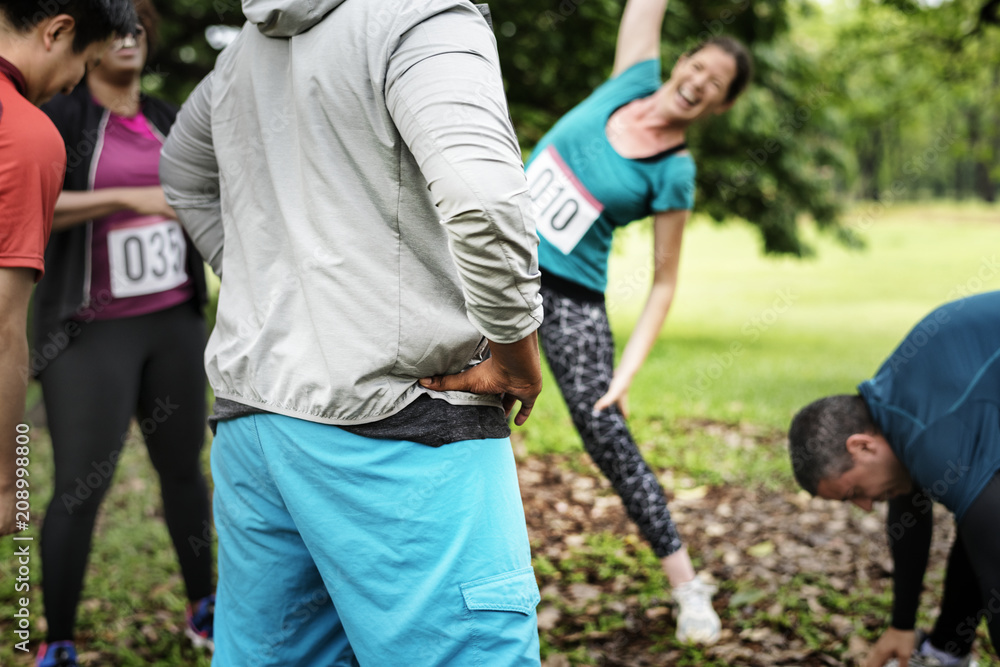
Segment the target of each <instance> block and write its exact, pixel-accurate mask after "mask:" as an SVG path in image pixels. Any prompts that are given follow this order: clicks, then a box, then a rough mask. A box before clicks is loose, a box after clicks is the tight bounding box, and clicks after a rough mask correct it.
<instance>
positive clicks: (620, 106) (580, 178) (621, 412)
mask: <svg viewBox="0 0 1000 667" xmlns="http://www.w3.org/2000/svg"><path fill="white" fill-rule="evenodd" d="M666 8H667V0H629V1H628V3H627V4H626V6H625V10H624V14H623V15H622V21H621V25H620V27H619V33H618V42H617V48H616V52H615V62H614V69H613V71H612V75H611V78H610V79H609V80H608V81H607V82H606V83H604V84H603V85H602V86H600V87H599V88H598V89H597V90H596V91H594V93H592V94H591V95H590V96H589V97H588V98H587V99H586V100H584V101H583V102H581V103H580V104H579V105H577V106H576V107H575V108H573V109H572V110H571V111H570V112H569V113H567V114H566V115H565V116H564V117H563V118H562V119H560V120H559V122H558V123H556V125H555V126H554V127H553V128H552V129H551V130H550V131H549V132H548V133H547V134H546V135H545V136H544V137H543V138H542V140H541V141H540V142H539V144H538V146H536V147H535V150H534V151H533V153H532V156H531V159H530V160H529V161H528V165H527V177H528V186H529V192H530V194H531V197H532V200H533V202H534V204H535V214H536V222H537V225H538V235H539V240H540V243H539V264H540V266H541V269H542V296H543V299H544V305H545V320H544V322H543V323H542V326H541V328H540V329H539V334H540V338H541V341H542V346H543V349H544V352H545V355H546V358H547V360H548V362H549V366H550V367H551V369H552V371H553V374H554V375H555V377H556V381H557V382H558V384H559V388H560V390H561V392H562V395H563V398H564V399H565V400H566V404H567V406H568V407H569V410H570V415H571V417H572V419H573V423H574V425H575V426H576V429H577V431H578V432H579V433H580V436H581V438H582V439H583V442H584V447H585V448H586V449H587V452H588V453H589V454H590V455H591V457H592V458H593V459H594V462H595V463H597V465H598V466H599V467H600V468H601V470H602V471H603V472H604V474H605V475H607V477H608V479H609V480H610V481H611V483H612V485H613V486H614V488H615V490H616V491H617V492H618V494H619V495H620V496H621V498H622V501H623V503H624V505H625V508H626V510H627V511H628V513H629V516H630V517H631V518H632V520H633V521H635V522H636V524H637V525H638V526H639V529H640V531H641V532H642V533H643V535H644V536H645V537H646V539H648V540H649V542H650V544H651V545H652V547H653V550H654V552H655V553H656V554H657V556H659V557H660V558H661V561H662V564H663V570H664V572H665V573H666V574H667V577H668V579H669V580H670V585H671V589H672V593H673V597H674V599H675V600H676V601H677V603H678V605H679V614H678V619H677V637H678V638H679V639H680V640H682V641H696V642H702V643H712V642H714V641H716V640H717V639H718V637H719V631H720V627H721V623H720V621H719V617H718V615H717V614H716V612H715V611H714V609H713V608H712V604H711V596H712V594H713V593H714V592H715V589H714V587H712V586H710V585H709V584H708V583H706V582H704V581H703V580H701V579H699V578H697V577H696V576H695V571H694V568H693V566H692V564H691V559H690V557H689V556H688V553H687V549H686V548H685V547H684V545H683V543H682V542H681V540H680V537H679V536H678V533H677V529H676V526H675V525H674V522H673V520H672V519H671V517H670V512H669V510H668V509H667V503H666V499H665V498H664V495H663V489H662V488H661V487H660V485H659V482H658V481H657V479H656V475H655V474H654V473H653V472H652V471H651V470H650V469H649V467H648V465H647V464H646V462H645V461H644V460H643V458H642V455H641V454H640V453H639V449H638V447H637V446H636V444H635V441H634V440H633V439H632V436H631V434H630V433H629V430H628V427H627V425H626V423H625V419H626V416H627V396H628V389H629V385H630V384H631V382H632V378H633V377H634V376H635V374H636V373H637V372H638V371H639V369H640V368H641V366H642V364H643V362H644V361H645V359H646V356H647V355H648V354H649V351H650V349H651V348H652V346H653V343H654V342H655V341H656V338H657V336H658V334H659V332H660V328H661V327H662V325H663V322H664V320H665V318H666V316H667V311H668V310H669V309H670V304H671V302H672V300H673V296H674V292H675V288H676V283H677V269H678V258H679V255H680V248H681V238H682V234H683V230H684V225H685V223H686V222H687V220H688V216H689V214H690V211H691V208H692V207H693V205H694V175H695V167H694V161H693V160H692V158H691V156H690V155H689V154H688V152H687V150H686V146H685V144H684V135H685V132H686V130H687V129H688V127H690V126H691V124H693V123H695V122H696V121H698V120H700V119H702V118H706V117H709V116H711V115H713V114H719V113H722V112H724V111H726V110H727V109H729V108H730V107H731V106H732V104H733V103H734V101H735V99H736V97H737V96H738V95H739V94H740V92H742V90H743V88H744V87H745V86H746V84H747V82H748V80H749V77H750V68H751V64H750V56H749V54H748V52H747V50H746V48H745V47H744V46H743V45H742V44H740V43H739V42H737V41H735V40H732V39H729V38H725V37H722V38H715V39H713V40H710V41H708V42H705V43H703V44H700V45H698V46H696V47H695V48H693V49H691V50H690V51H688V52H687V53H686V54H684V55H683V56H681V58H680V59H679V60H678V61H677V63H676V64H675V65H674V66H673V69H672V70H671V73H670V78H669V79H668V80H667V81H666V82H665V83H662V84H661V81H660V63H659V55H660V30H661V27H662V24H663V17H664V14H665V13H666ZM650 216H652V218H653V226H654V257H655V267H654V276H653V283H652V286H651V289H650V293H649V296H648V297H647V300H646V304H645V307H644V308H643V311H642V314H641V315H640V317H639V321H638V323H637V324H636V327H635V330H634V331H633V332H632V335H631V337H630V339H629V342H628V344H627V345H626V347H625V350H624V353H623V355H622V358H621V361H620V362H619V364H618V367H617V368H615V367H614V341H613V339H612V336H611V329H610V326H609V324H608V318H607V312H606V310H605V306H604V290H605V287H606V285H607V262H608V255H609V252H610V249H611V240H612V236H613V233H614V230H615V229H616V228H617V227H621V226H624V225H627V224H629V223H631V222H632V221H634V220H640V219H645V218H647V217H650Z"/></svg>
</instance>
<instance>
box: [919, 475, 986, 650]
mask: <svg viewBox="0 0 1000 667" xmlns="http://www.w3.org/2000/svg"><path fill="white" fill-rule="evenodd" d="M944 588H945V590H944V597H943V599H942V601H941V615H940V616H938V619H937V621H936V622H935V624H934V632H933V633H932V634H931V637H930V639H931V643H932V644H934V645H935V646H936V647H938V648H940V649H944V650H945V651H948V652H949V653H952V654H955V655H968V653H969V652H970V651H971V650H972V643H973V641H974V640H975V637H976V628H977V627H978V625H979V623H980V622H981V619H983V618H985V619H986V625H987V627H988V628H989V633H990V640H991V641H992V642H993V649H994V650H996V651H1000V473H998V474H997V475H994V477H993V479H991V480H990V482H989V484H987V485H986V488H985V489H983V491H982V492H981V493H980V494H979V496H978V497H977V498H976V500H975V501H973V503H972V505H971V506H970V507H969V509H968V510H966V512H965V516H964V517H962V521H961V523H959V524H958V531H957V535H956V537H955V544H954V545H952V548H951V554H950V555H949V556H948V569H947V571H946V574H945V584H944Z"/></svg>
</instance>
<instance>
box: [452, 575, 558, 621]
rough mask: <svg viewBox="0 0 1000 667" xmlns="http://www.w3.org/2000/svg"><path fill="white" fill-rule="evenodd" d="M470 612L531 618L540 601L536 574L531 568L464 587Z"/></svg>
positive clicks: (480, 580)
mask: <svg viewBox="0 0 1000 667" xmlns="http://www.w3.org/2000/svg"><path fill="white" fill-rule="evenodd" d="M461 589H462V596H463V597H464V598H465V606H466V607H467V608H468V609H469V611H516V612H519V613H521V614H525V615H531V614H533V613H534V612H535V607H537V606H538V603H539V602H540V601H541V599H542V598H541V596H540V595H539V594H538V584H537V583H536V582H535V571H534V569H532V568H530V567H526V568H522V569H520V570H513V571H511V572H504V573H503V574H495V575H493V576H492V577H483V578H482V579H476V580H474V581H470V582H468V583H465V584H462V585H461Z"/></svg>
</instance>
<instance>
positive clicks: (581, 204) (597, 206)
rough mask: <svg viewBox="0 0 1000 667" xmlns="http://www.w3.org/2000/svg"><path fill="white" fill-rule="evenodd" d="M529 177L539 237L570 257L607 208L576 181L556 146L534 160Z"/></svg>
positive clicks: (528, 173)
mask: <svg viewBox="0 0 1000 667" xmlns="http://www.w3.org/2000/svg"><path fill="white" fill-rule="evenodd" d="M526 175H527V178H528V195H529V196H530V197H531V203H532V205H533V206H534V212H535V221H536V222H537V224H538V233H539V234H540V235H541V236H544V237H545V240H546V241H548V242H549V243H551V244H552V245H554V246H555V247H557V248H559V250H561V251H562V252H563V254H565V255H568V254H569V253H571V252H572V251H573V248H575V247H576V244H577V243H579V242H580V239H582V238H583V235H584V234H586V233H587V230H588V229H590V228H591V226H592V225H593V224H594V221H595V220H597V218H598V217H599V216H600V215H601V211H603V210H604V206H602V205H601V203H600V202H599V201H597V200H596V199H595V198H594V196H593V195H592V194H590V193H589V192H588V191H587V188H585V187H583V184H582V183H580V181H579V180H577V178H576V176H574V175H573V172H572V171H571V170H570V168H569V167H568V166H566V163H565V162H563V159H562V158H561V157H560V156H559V153H558V151H556V149H555V147H554V146H549V147H547V148H546V149H545V150H544V151H542V154H541V155H539V156H538V157H536V158H535V159H534V160H532V162H531V165H530V166H529V167H528V171H527V172H526Z"/></svg>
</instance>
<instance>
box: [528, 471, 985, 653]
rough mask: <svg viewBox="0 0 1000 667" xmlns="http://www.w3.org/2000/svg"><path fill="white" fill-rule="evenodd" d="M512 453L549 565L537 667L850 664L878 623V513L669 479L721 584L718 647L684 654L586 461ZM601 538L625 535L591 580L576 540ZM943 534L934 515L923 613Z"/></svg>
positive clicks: (881, 540)
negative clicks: (613, 565)
mask: <svg viewBox="0 0 1000 667" xmlns="http://www.w3.org/2000/svg"><path fill="white" fill-rule="evenodd" d="M519 458H520V460H519V464H518V468H519V477H520V482H521V489H522V498H523V501H524V505H525V514H526V516H527V521H528V534H529V538H530V540H531V543H532V550H533V554H534V556H535V558H536V560H537V559H538V558H539V557H544V559H546V561H547V562H551V563H555V564H557V566H556V567H555V568H540V567H538V566H537V565H536V573H537V574H538V577H539V580H540V587H541V590H542V603H541V604H540V605H539V607H538V612H539V627H540V630H541V633H542V637H543V649H545V650H547V651H548V657H547V659H546V663H545V664H546V665H547V666H548V667H563V666H567V665H570V664H572V663H574V662H577V661H579V660H581V659H585V660H588V661H592V662H593V663H595V664H599V665H616V666H617V665H621V666H625V665H629V666H640V665H675V664H681V665H684V664H686V665H698V664H703V663H709V664H725V665H749V666H758V665H801V666H808V667H812V666H820V665H834V666H836V665H845V666H847V665H855V664H859V663H858V659H859V658H861V657H863V656H864V655H865V654H866V652H867V650H868V647H869V643H868V641H866V640H865V639H864V638H863V637H864V636H868V637H869V638H872V637H877V636H878V633H879V632H880V631H881V629H882V627H883V625H884V624H885V623H886V617H885V613H886V612H885V605H886V603H887V601H888V599H889V598H888V593H887V592H888V591H890V590H891V579H890V577H891V574H890V573H891V559H890V556H889V551H888V548H887V546H886V539H885V528H884V516H885V515H884V512H885V508H884V507H882V508H881V510H880V511H877V512H874V513H871V514H865V513H864V512H861V511H860V510H858V509H857V508H853V507H851V506H848V505H847V504H845V503H835V502H829V501H824V500H820V499H814V498H811V497H809V495H808V494H806V493H805V492H799V493H792V492H778V491H767V490H763V489H748V488H732V487H724V488H719V487H717V488H709V487H697V488H690V489H678V490H670V482H671V481H672V479H670V478H669V473H668V474H667V475H665V476H664V477H666V479H665V480H664V481H665V482H667V483H665V484H664V486H665V487H666V488H667V489H668V492H667V493H668V497H670V498H671V499H670V508H671V512H672V515H673V517H674V519H675V521H676V523H677V524H678V527H679V530H680V532H681V536H682V538H683V539H684V540H685V542H686V543H687V545H688V548H689V550H690V552H691V554H692V556H693V557H694V558H695V559H696V561H700V562H701V563H702V569H703V571H706V572H708V573H710V574H711V576H712V577H713V578H714V580H715V581H716V583H717V584H719V586H720V592H719V594H718V595H717V596H716V598H715V600H714V606H715V608H716V610H717V611H718V612H719V613H720V616H722V618H723V628H724V629H723V635H722V639H721V641H720V642H719V643H718V644H716V645H715V646H713V647H710V648H708V649H705V650H704V651H703V652H700V653H699V652H692V651H691V650H690V649H686V648H685V647H683V646H681V645H678V644H677V643H675V642H674V641H673V639H672V638H673V634H674V628H675V624H674V617H673V609H672V607H671V605H670V597H669V593H668V591H666V590H664V591H663V592H662V595H656V594H655V593H654V594H653V595H649V594H648V592H644V591H643V590H642V585H643V582H641V581H637V579H643V578H644V577H645V578H646V579H648V578H649V577H648V575H649V568H650V563H651V564H652V567H653V568H655V565H656V563H655V560H652V559H653V556H652V554H651V552H648V553H646V562H645V565H644V567H645V570H644V572H645V575H643V574H642V572H643V570H641V568H640V571H639V572H638V573H637V572H636V571H635V570H634V569H633V570H632V571H631V572H629V571H628V569H629V568H628V563H629V562H632V561H635V560H636V559H637V558H638V557H639V556H638V555H637V554H639V552H641V551H643V549H644V547H643V546H642V545H643V544H644V542H643V541H642V539H641V537H640V536H639V535H638V531H637V530H636V528H635V526H634V525H633V524H632V523H631V521H629V519H628V518H627V516H626V515H625V511H624V508H623V507H622V503H621V501H620V500H619V498H618V496H617V495H616V494H615V493H614V491H613V489H611V488H610V485H609V484H608V483H607V481H606V480H605V479H604V478H603V476H602V475H601V474H600V473H599V471H598V470H597V469H596V467H594V466H593V464H591V463H590V461H589V459H588V458H587V457H586V455H584V454H583V453H581V454H580V455H579V456H549V457H531V458H527V457H519ZM883 505H884V504H883ZM602 533H609V534H611V535H614V536H618V537H624V541H623V542H622V545H623V546H621V547H620V548H619V549H618V553H617V554H616V555H614V556H613V557H612V558H611V560H614V561H616V562H617V561H621V564H620V565H621V567H620V570H621V572H619V573H618V574H616V573H615V572H614V570H613V569H612V570H610V571H604V572H602V570H601V567H600V562H601V561H602V560H605V561H607V560H608V557H606V556H602V555H601V554H599V553H593V551H594V547H593V543H592V540H591V539H590V538H588V537H586V536H591V535H595V534H602ZM953 536H954V522H953V520H952V519H951V515H950V514H949V513H948V512H947V511H946V510H944V509H943V508H941V507H936V509H935V539H934V546H933V551H932V555H931V566H930V567H929V569H928V576H927V578H926V580H925V584H926V589H925V590H926V591H927V592H925V594H924V599H923V601H924V604H925V605H931V608H933V605H934V604H935V603H936V601H937V599H938V597H937V596H938V595H939V592H940V580H941V577H942V572H943V564H944V562H945V560H946V558H947V552H948V548H949V546H950V544H951V542H952V539H953ZM559 563H562V564H563V565H562V566H561V567H560V566H559V565H558V564H559ZM647 583H648V582H647ZM647 588H648V587H647ZM873 598H874V599H875V600H872V599H873ZM878 599H881V602H878ZM869 601H871V602H869ZM879 604H881V606H879ZM609 618H613V619H616V621H615V622H614V623H610V624H609V623H608V622H607V619H609ZM602 621H604V622H603V624H602ZM608 627H610V628H611V629H608ZM546 646H547V647H548V648H547V649H546ZM568 656H572V657H573V660H571V659H570V657H568ZM981 664H982V665H985V664H993V663H989V662H981Z"/></svg>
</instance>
